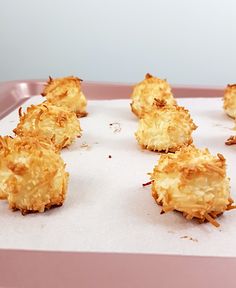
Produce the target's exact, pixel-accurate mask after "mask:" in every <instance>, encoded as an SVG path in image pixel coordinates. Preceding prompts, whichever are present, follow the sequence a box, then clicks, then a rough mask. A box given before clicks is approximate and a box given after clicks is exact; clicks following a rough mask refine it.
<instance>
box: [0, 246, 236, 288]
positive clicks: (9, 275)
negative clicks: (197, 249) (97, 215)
mask: <svg viewBox="0 0 236 288" xmlns="http://www.w3.org/2000/svg"><path fill="white" fill-rule="evenodd" d="M0 263H1V272H0V273H1V278H0V285H2V286H3V287H25V288H26V287H58V288H59V287H83V288H87V287H102V288H111V287H112V288H126V287H127V288H131V287H135V288H144V287H148V288H152V287H153V288H154V287H155V288H156V287H162V288H163V287H181V288H199V287H208V288H209V287H227V288H230V287H235V284H234V282H235V281H234V271H235V268H236V259H235V258H202V257H181V256H161V255H135V254H111V253H109V254H104V253H101V254H99V253H56V252H54V253H50V252H49V253H48V252H47V253H45V252H28V251H1V253H0Z"/></svg>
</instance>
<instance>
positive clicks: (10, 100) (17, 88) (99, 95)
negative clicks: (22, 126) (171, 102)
mask: <svg viewBox="0 0 236 288" xmlns="http://www.w3.org/2000/svg"><path fill="white" fill-rule="evenodd" d="M44 83H45V81H44V80H27V81H11V82H4V83H0V119H1V118H3V117H4V116H6V115H7V114H8V113H10V111H12V110H14V109H15V108H16V107H18V106H20V105H21V104H22V103H23V102H24V101H25V99H28V98H30V97H32V96H33V95H39V94H40V93H41V92H42V89H43V85H44ZM82 83H83V84H82V89H83V91H84V93H85V95H86V97H87V98H88V99H125V98H129V97H130V94H131V92H132V85H129V84H114V83H96V82H82ZM173 93H174V95H175V97H222V95H223V89H221V88H204V87H203V88H202V87H187V86H186V87H173Z"/></svg>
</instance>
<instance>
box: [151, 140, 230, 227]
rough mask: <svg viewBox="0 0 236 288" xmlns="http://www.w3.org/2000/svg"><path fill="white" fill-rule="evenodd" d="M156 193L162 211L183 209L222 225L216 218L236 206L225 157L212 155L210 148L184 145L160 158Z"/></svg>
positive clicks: (154, 176)
mask: <svg viewBox="0 0 236 288" xmlns="http://www.w3.org/2000/svg"><path fill="white" fill-rule="evenodd" d="M151 181H153V182H152V196H153V197H154V199H155V201H156V202H157V204H159V205H161V206H162V213H165V212H169V211H173V210H176V211H180V212H182V213H183V216H184V217H185V218H186V219H188V220H191V219H193V218H197V219H199V221H200V222H204V221H208V222H210V223H211V224H213V225H214V226H216V227H218V226H219V223H218V222H217V220H216V218H217V217H218V216H219V215H221V214H222V213H223V212H224V211H226V210H231V209H235V206H234V205H233V200H232V198H231V196H230V185H229V178H228V177H227V176H226V163H225V158H224V157H223V155H221V154H217V156H212V155H211V154H210V152H209V151H208V149H204V150H200V149H197V148H195V147H194V146H192V145H191V146H189V147H184V148H182V149H181V150H180V151H178V152H176V153H175V154H170V153H169V154H166V155H162V156H161V157H160V160H159V162H158V164H157V165H156V166H155V168H154V170H153V173H152V174H151Z"/></svg>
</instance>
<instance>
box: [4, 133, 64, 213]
mask: <svg viewBox="0 0 236 288" xmlns="http://www.w3.org/2000/svg"><path fill="white" fill-rule="evenodd" d="M44 140H45V138H44V139H43V138H41V139H40V138H34V137H16V138H14V139H12V140H11V141H9V139H4V138H1V141H0V142H1V143H2V144H1V145H2V146H4V147H5V148H4V149H5V153H4V156H3V162H4V167H3V166H1V169H0V174H1V173H4V172H6V173H7V174H8V177H7V179H6V180H5V183H4V193H5V195H6V198H7V201H8V203H9V207H10V208H11V209H13V210H20V211H21V212H22V214H27V213H30V212H44V211H45V210H46V209H49V208H51V207H55V206H61V205H62V204H63V202H64V200H65V197H66V192H67V182H68V176H69V174H68V173H67V172H65V163H64V162H63V160H62V158H61V157H60V155H59V153H57V152H56V151H55V148H54V146H53V145H52V144H51V143H50V142H45V141H44Z"/></svg>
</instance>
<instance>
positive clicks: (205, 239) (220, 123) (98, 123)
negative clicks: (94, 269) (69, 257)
mask: <svg viewBox="0 0 236 288" xmlns="http://www.w3.org/2000/svg"><path fill="white" fill-rule="evenodd" d="M42 100H43V99H42V97H40V96H36V97H32V98H31V99H30V100H28V101H27V102H26V103H25V104H24V105H23V110H24V109H25V107H27V106H28V105H30V104H32V103H40V102H41V101H42ZM178 103H179V104H180V105H183V106H185V107H186V108H188V109H189V110H190V113H191V114H192V117H193V119H194V121H195V123H196V124H197V125H198V126H199V128H198V129H197V130H196V131H195V132H194V134H193V138H194V142H195V144H196V145H197V146H198V147H208V148H209V149H210V151H211V152H212V153H213V154H216V153H218V152H220V153H222V154H223V155H224V156H225V157H226V159H227V163H228V175H229V177H230V178H231V187H232V196H233V198H236V189H235V188H236V177H235V172H234V171H233V169H234V166H233V165H234V163H235V152H236V146H231V147H229V146H225V145H224V141H225V140H226V139H227V138H228V136H230V135H232V134H233V133H235V131H233V130H232V128H233V126H234V123H233V121H232V120H231V119H230V118H228V117H227V116H226V115H225V114H224V112H223V110H222V101H221V99H220V98H212V99H208V98H196V99H194V98H192V99H191V98H185V99H178ZM88 112H89V115H88V117H86V118H82V119H80V121H81V126H82V128H83V136H82V138H81V139H78V140H77V141H76V143H74V144H73V145H72V146H70V147H69V148H68V149H64V150H63V152H62V157H63V158H64V160H65V162H66V163H67V171H68V172H69V173H70V183H69V191H68V196H67V200H66V201H65V204H64V205H63V206H62V207H60V208H57V209H52V210H50V211H47V212H46V213H43V214H29V215H27V216H22V215H21V214H20V213H19V212H14V213H13V212H12V211H10V210H9V209H8V207H7V203H6V202H5V201H1V202H0V214H1V230H0V248H10V249H11V248H12V249H30V250H58V251H96V252H135V253H155V254H178V255H206V256H236V249H235V248H234V247H235V240H236V229H235V228H234V225H235V223H236V211H234V210H233V211H230V212H226V213H225V214H224V215H222V216H221V217H220V218H219V219H218V221H219V223H220V224H221V226H220V228H215V227H214V226H212V225H211V224H209V223H206V224H201V225H199V224H198V223H197V222H195V221H187V220H185V219H184V218H183V217H182V216H181V214H179V213H175V212H170V213H166V214H163V215H160V210H161V208H160V207H159V206H157V205H156V203H155V202H154V200H153V198H152V197H151V192H150V187H145V188H143V187H142V183H145V182H147V181H149V178H148V176H147V173H148V172H151V171H152V169H153V166H154V165H155V164H156V163H157V160H158V158H159V156H158V154H157V153H154V152H149V151H144V150H141V149H140V148H139V146H138V145H137V143H136V140H135V137H134V132H135V131H136V129H137V119H136V118H135V117H134V116H133V114H132V113H131V112H130V107H129V100H108V101H105V100H102V101H101V100H99V101H89V103H88ZM17 122H18V113H17V111H14V112H12V113H11V114H10V115H8V116H7V117H6V118H4V119H3V120H1V121H0V134H1V135H5V134H9V133H10V131H11V130H12V129H13V128H14V127H15V126H16V124H17ZM112 123H118V124H114V125H110V124H112ZM119 128H120V129H119ZM109 155H110V156H111V158H109Z"/></svg>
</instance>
